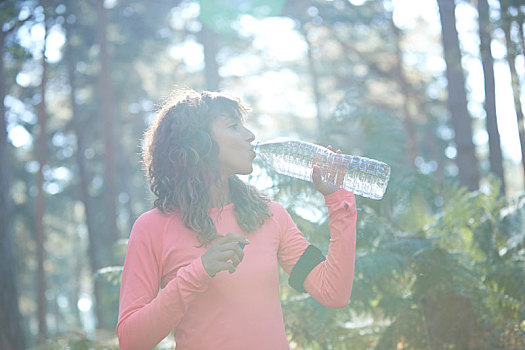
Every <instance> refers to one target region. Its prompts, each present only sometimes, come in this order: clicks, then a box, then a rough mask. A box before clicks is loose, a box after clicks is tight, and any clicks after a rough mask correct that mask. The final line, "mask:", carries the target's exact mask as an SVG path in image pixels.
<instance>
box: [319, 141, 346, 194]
mask: <svg viewBox="0 0 525 350" xmlns="http://www.w3.org/2000/svg"><path fill="white" fill-rule="evenodd" d="M326 148H328V149H329V150H330V151H331V150H332V146H328V147H326ZM336 153H339V154H340V153H341V150H340V149H338V150H337V152H336ZM334 175H335V174H334ZM341 180H342V178H341ZM312 181H313V183H314V185H315V188H316V189H317V190H318V191H319V192H321V194H322V195H323V196H328V195H330V194H332V193H334V192H336V191H337V190H339V189H341V186H342V183H341V184H340V185H341V186H335V185H332V184H330V183H326V182H324V181H323V178H322V175H321V167H320V166H319V164H316V161H315V159H314V165H313V170H312Z"/></svg>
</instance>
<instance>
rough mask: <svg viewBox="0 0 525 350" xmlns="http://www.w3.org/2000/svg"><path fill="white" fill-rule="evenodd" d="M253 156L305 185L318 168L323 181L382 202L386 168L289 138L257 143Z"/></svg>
mask: <svg viewBox="0 0 525 350" xmlns="http://www.w3.org/2000/svg"><path fill="white" fill-rule="evenodd" d="M255 153H256V154H257V156H259V157H260V158H261V159H263V160H264V161H265V163H266V164H268V165H269V166H270V167H271V168H273V169H274V170H275V171H277V172H278V173H280V174H283V175H288V176H292V177H295V178H298V179H301V180H306V181H312V170H313V166H314V165H318V166H319V167H320V169H321V177H322V179H323V181H325V182H328V183H331V184H333V185H335V186H337V187H340V188H344V189H346V190H348V191H351V192H353V193H355V194H357V195H360V196H363V197H367V198H372V199H381V198H383V194H384V193H385V190H386V187H387V185H388V180H389V178H390V167H389V166H388V164H385V163H383V162H380V161H377V160H374V159H369V158H365V157H358V156H351V155H346V154H339V153H335V152H332V151H330V150H329V149H327V148H325V147H321V146H318V145H315V144H312V143H308V142H303V141H299V140H294V139H290V138H279V139H275V140H271V141H268V142H259V143H257V144H256V145H255Z"/></svg>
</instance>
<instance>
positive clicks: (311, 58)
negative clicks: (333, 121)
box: [301, 29, 325, 138]
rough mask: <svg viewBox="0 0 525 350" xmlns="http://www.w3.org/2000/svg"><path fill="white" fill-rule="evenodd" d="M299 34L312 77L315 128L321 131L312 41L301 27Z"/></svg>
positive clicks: (319, 100)
mask: <svg viewBox="0 0 525 350" xmlns="http://www.w3.org/2000/svg"><path fill="white" fill-rule="evenodd" d="M301 34H302V35H303V39H304V41H305V42H306V45H307V51H306V53H307V58H308V71H309V72H310V77H311V78H312V89H313V92H314V103H315V110H316V115H317V128H318V129H317V130H319V131H321V132H323V131H324V130H325V129H324V128H323V115H322V111H321V92H320V89H319V74H318V73H317V70H316V69H315V60H314V56H313V55H312V43H311V42H310V40H309V39H308V33H306V31H305V30H304V29H301ZM324 136H325V135H322V136H321V137H322V138H324Z"/></svg>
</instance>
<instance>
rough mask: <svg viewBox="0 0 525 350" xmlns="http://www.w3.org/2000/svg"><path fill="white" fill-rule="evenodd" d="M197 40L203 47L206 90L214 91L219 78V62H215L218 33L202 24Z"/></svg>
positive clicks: (218, 83)
mask: <svg viewBox="0 0 525 350" xmlns="http://www.w3.org/2000/svg"><path fill="white" fill-rule="evenodd" d="M199 40H200V42H201V44H202V46H203V47H204V80H205V84H206V90H209V91H216V90H218V89H219V85H220V81H221V78H220V76H219V64H218V63H217V53H218V52H219V48H218V40H219V37H218V35H217V34H216V33H215V32H214V31H213V30H211V29H210V28H209V27H208V26H207V25H206V24H204V23H203V24H202V29H201V31H200V33H199Z"/></svg>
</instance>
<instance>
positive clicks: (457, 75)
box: [438, 0, 479, 190]
mask: <svg viewBox="0 0 525 350" xmlns="http://www.w3.org/2000/svg"><path fill="white" fill-rule="evenodd" d="M438 7H439V15H440V19H441V28H442V40H443V51H444V54H445V62H446V64H447V69H446V76H447V80H448V84H447V88H448V108H449V110H450V114H451V119H452V126H453V127H454V132H455V136H454V141H455V142H456V147H457V152H458V155H457V158H456V164H457V166H458V170H459V181H460V183H461V184H462V185H464V186H466V187H467V188H468V189H469V190H476V189H478V187H479V170H478V160H477V158H476V150H475V147H474V143H473V142H472V125H471V118H470V114H469V112H468V109H467V95H466V92H465V77H464V74H463V69H462V67H461V51H460V48H459V39H458V32H457V29H456V14H455V4H454V0H438Z"/></svg>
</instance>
